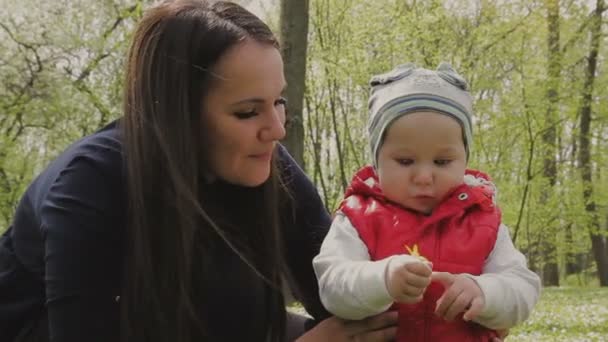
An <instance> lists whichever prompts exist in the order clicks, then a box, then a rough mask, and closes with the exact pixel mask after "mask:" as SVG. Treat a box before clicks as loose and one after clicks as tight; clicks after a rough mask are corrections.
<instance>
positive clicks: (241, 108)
mask: <svg viewBox="0 0 608 342" xmlns="http://www.w3.org/2000/svg"><path fill="white" fill-rule="evenodd" d="M211 72H212V73H213V74H214V81H212V85H211V88H210V90H209V92H208V93H207V96H206V97H205V98H204V99H203V106H202V108H203V113H202V114H201V115H202V120H201V121H202V129H203V142H204V147H205V148H206V149H207V150H206V154H207V156H208V167H209V169H208V170H205V171H206V172H207V173H208V174H209V175H210V176H211V177H214V178H215V177H217V178H221V179H223V180H225V181H227V182H229V183H232V184H237V185H243V186H258V185H261V184H262V183H264V182H265V181H266V180H267V179H268V177H269V176H270V169H271V159H272V155H273V151H274V149H275V147H276V144H277V141H278V140H280V139H282V138H283V137H284V136H285V127H284V125H285V99H284V98H283V97H282V95H281V94H282V93H283V90H284V88H285V86H286V83H285V77H284V75H283V60H282V58H281V55H280V53H279V51H278V50H277V49H276V48H275V47H273V46H272V45H269V44H263V43H259V42H256V41H253V40H249V39H248V40H245V41H243V42H241V43H239V44H237V45H235V46H234V47H232V48H230V49H229V50H228V51H227V52H226V54H225V55H223V56H222V57H221V58H220V61H219V62H218V63H217V64H216V65H215V66H214V67H213V68H212V69H211Z"/></svg>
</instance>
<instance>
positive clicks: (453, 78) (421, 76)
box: [367, 63, 473, 167]
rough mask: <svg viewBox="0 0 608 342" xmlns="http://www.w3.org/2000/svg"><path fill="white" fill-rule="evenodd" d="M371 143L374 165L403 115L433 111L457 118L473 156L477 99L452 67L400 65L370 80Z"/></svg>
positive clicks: (369, 127) (369, 125)
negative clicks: (475, 104)
mask: <svg viewBox="0 0 608 342" xmlns="http://www.w3.org/2000/svg"><path fill="white" fill-rule="evenodd" d="M370 85H371V96H370V100H369V114H370V118H369V122H368V127H367V128H368V133H369V144H370V149H371V155H372V161H373V163H374V166H375V167H377V166H378V165H377V164H378V151H379V149H380V146H382V142H383V140H384V135H385V132H386V131H387V129H388V128H389V127H390V125H391V124H392V123H393V122H394V121H395V120H396V119H398V118H400V117H401V116H403V115H406V114H409V113H414V112H420V111H432V112H437V113H441V114H445V115H448V116H450V117H452V118H454V119H456V120H457V121H458V122H459V123H460V125H461V126H462V131H463V139H464V145H465V149H466V152H467V159H468V157H469V150H470V146H471V142H472V140H471V139H472V122H471V117H472V115H473V100H472V97H471V94H470V93H469V91H468V85H467V82H466V81H465V80H464V79H463V78H462V76H460V75H459V74H458V73H457V72H456V71H455V70H454V69H453V68H452V66H451V65H450V64H448V63H441V64H439V66H438V67H437V70H428V69H424V68H418V67H416V65H415V64H413V63H407V64H403V65H399V66H397V67H396V68H395V69H393V70H392V71H389V72H387V73H384V74H381V75H376V76H374V77H372V79H371V81H370Z"/></svg>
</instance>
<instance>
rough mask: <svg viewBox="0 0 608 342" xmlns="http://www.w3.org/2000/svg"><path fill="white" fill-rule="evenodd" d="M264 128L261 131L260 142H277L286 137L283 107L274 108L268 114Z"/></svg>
mask: <svg viewBox="0 0 608 342" xmlns="http://www.w3.org/2000/svg"><path fill="white" fill-rule="evenodd" d="M267 116H268V117H267V119H266V121H265V123H264V127H263V128H262V130H261V131H260V140H262V141H277V140H281V139H283V138H284V137H285V110H284V109H283V108H282V107H273V109H272V110H271V111H270V112H269V113H268V114H267Z"/></svg>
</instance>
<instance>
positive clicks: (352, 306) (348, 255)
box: [313, 212, 419, 320]
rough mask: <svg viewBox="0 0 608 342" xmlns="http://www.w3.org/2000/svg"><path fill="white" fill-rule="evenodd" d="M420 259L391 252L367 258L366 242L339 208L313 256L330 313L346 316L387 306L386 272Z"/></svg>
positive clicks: (354, 316)
mask: <svg viewBox="0 0 608 342" xmlns="http://www.w3.org/2000/svg"><path fill="white" fill-rule="evenodd" d="M411 262H419V261H418V259H416V258H415V257H412V256H411V255H394V256H391V257H388V258H386V259H382V260H378V261H370V256H369V252H368V249H367V246H366V245H365V243H363V241H362V240H361V239H360V238H359V234H358V233H357V230H356V229H355V228H354V227H353V225H352V223H351V222H350V220H349V219H348V217H346V215H344V214H343V213H341V212H339V213H338V214H337V215H336V217H335V218H334V221H333V222H332V224H331V227H330V229H329V233H328V234H327V236H326V237H325V240H324V241H323V245H322V246H321V251H320V253H319V255H317V256H316V257H315V259H314V260H313V265H314V269H315V273H316V275H317V278H318V280H319V292H320V296H321V301H322V302H323V304H324V305H325V307H326V308H327V310H329V311H330V312H331V313H333V314H334V315H336V316H339V317H341V318H345V319H353V320H358V319H363V318H365V317H369V316H373V315H376V314H379V313H381V312H384V311H386V310H388V309H389V308H390V306H391V305H392V303H393V301H394V300H393V298H391V296H390V295H389V293H388V289H387V287H386V281H385V276H386V274H387V272H389V271H390V270H392V269H394V268H396V267H400V266H403V265H405V264H407V263H411Z"/></svg>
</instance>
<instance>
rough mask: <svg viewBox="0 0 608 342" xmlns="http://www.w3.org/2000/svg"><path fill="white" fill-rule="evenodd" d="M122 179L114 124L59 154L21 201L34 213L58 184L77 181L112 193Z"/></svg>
mask: <svg viewBox="0 0 608 342" xmlns="http://www.w3.org/2000/svg"><path fill="white" fill-rule="evenodd" d="M122 177H123V172H122V143H121V138H120V129H119V126H118V122H116V121H114V122H112V123H110V124H109V125H107V126H105V127H103V128H102V129H100V130H98V131H97V132H95V133H92V134H90V135H88V136H85V137H84V138H81V139H80V140H78V141H76V142H74V143H73V144H72V145H70V146H69V147H67V148H66V149H65V150H64V151H63V152H61V153H60V154H59V155H58V156H57V157H56V158H55V159H54V160H52V161H51V162H50V163H49V164H48V165H47V167H46V168H45V169H44V170H43V171H42V172H41V173H40V174H39V175H38V176H37V177H36V178H35V179H34V181H33V182H32V183H31V184H30V186H29V187H28V189H27V190H26V193H25V196H24V199H28V200H29V201H30V203H31V205H32V206H33V208H34V210H38V209H39V208H40V206H41V205H42V204H43V202H44V201H45V199H46V198H48V196H49V194H51V193H52V192H53V191H55V190H56V189H58V186H57V185H58V184H62V183H65V182H67V181H70V182H72V183H74V182H73V180H78V182H79V183H81V184H88V185H87V188H94V187H96V186H97V185H100V186H101V185H103V186H105V187H107V188H108V189H109V190H112V189H115V188H121V187H122V185H121V184H122ZM83 192H86V188H85V189H83Z"/></svg>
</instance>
